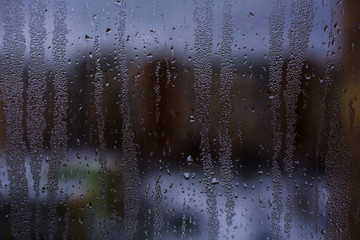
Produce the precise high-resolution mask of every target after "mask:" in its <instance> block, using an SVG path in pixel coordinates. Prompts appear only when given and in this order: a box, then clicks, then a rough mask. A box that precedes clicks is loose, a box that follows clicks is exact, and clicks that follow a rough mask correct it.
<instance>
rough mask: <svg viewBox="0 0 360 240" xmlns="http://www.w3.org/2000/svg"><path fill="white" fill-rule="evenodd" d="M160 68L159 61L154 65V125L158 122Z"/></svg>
mask: <svg viewBox="0 0 360 240" xmlns="http://www.w3.org/2000/svg"><path fill="white" fill-rule="evenodd" d="M160 68H161V60H160V61H159V62H158V63H157V64H156V68H155V77H156V81H155V86H154V90H155V123H156V124H158V123H159V121H160V101H161V95H160Z"/></svg>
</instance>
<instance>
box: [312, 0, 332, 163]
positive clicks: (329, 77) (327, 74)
mask: <svg viewBox="0 0 360 240" xmlns="http://www.w3.org/2000/svg"><path fill="white" fill-rule="evenodd" d="M329 4H330V7H331V19H330V26H334V14H335V9H334V8H335V6H334V4H335V3H334V1H331V2H330V3H329ZM328 38H329V39H328V45H327V47H328V50H327V53H326V59H325V62H326V67H325V79H324V85H325V86H324V89H323V91H324V92H323V96H322V98H321V103H320V111H321V114H320V126H319V133H318V142H317V149H316V158H319V156H320V144H321V140H322V138H323V131H324V129H325V126H326V125H327V124H329V123H328V122H329V121H326V111H327V108H326V102H327V99H328V97H329V91H330V87H331V85H332V83H333V78H334V65H335V61H334V59H333V55H332V52H333V48H334V44H335V35H334V32H333V28H332V27H330V28H329V36H328Z"/></svg>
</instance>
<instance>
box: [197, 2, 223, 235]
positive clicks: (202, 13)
mask: <svg viewBox="0 0 360 240" xmlns="http://www.w3.org/2000/svg"><path fill="white" fill-rule="evenodd" d="M193 16H194V21H195V23H196V28H195V59H194V63H195V86H194V88H195V92H196V100H195V104H196V110H197V117H198V124H199V126H200V138H201V139H200V156H201V162H202V163H203V171H204V182H205V193H206V204H207V211H208V216H209V220H208V234H209V235H208V239H211V240H213V239H218V238H219V219H218V211H217V203H216V193H215V185H213V184H211V180H212V172H213V171H214V167H213V160H212V156H211V153H210V143H209V128H210V119H209V117H210V113H209V106H210V97H211V96H210V87H211V81H212V68H211V56H212V45H213V44H212V41H213V1H212V0H194V12H193Z"/></svg>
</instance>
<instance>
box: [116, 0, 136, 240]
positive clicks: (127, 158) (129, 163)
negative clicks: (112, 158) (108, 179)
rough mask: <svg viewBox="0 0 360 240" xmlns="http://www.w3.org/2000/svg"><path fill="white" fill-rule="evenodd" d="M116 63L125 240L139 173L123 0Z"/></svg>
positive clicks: (130, 234) (131, 232) (131, 227)
mask: <svg viewBox="0 0 360 240" xmlns="http://www.w3.org/2000/svg"><path fill="white" fill-rule="evenodd" d="M119 18H120V22H119V28H118V38H119V49H118V54H119V66H118V71H119V74H118V78H119V80H121V83H122V86H121V106H120V112H121V114H122V117H123V118H122V161H121V162H122V171H123V177H124V209H125V218H124V224H125V239H134V238H135V234H136V231H137V228H138V215H139V204H140V176H139V168H138V161H137V156H136V146H135V136H134V130H133V127H132V122H131V110H130V104H129V76H128V70H127V61H126V49H125V38H124V37H125V36H124V34H125V27H126V2H125V0H124V1H120V3H119Z"/></svg>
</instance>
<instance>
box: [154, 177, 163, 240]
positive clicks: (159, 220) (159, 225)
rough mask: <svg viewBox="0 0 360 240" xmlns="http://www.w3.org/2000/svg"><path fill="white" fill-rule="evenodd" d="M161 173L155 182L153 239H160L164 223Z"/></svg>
mask: <svg viewBox="0 0 360 240" xmlns="http://www.w3.org/2000/svg"><path fill="white" fill-rule="evenodd" d="M160 178H161V175H159V176H157V177H156V183H155V204H154V240H160V239H162V238H163V236H162V229H163V227H164V225H165V223H164V216H163V213H162V210H161V201H162V194H161V183H160Z"/></svg>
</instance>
